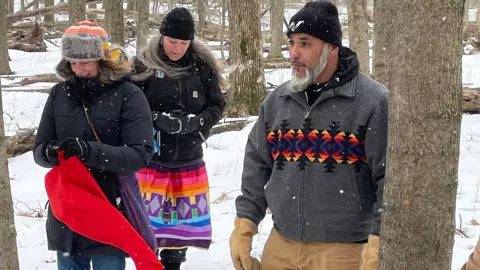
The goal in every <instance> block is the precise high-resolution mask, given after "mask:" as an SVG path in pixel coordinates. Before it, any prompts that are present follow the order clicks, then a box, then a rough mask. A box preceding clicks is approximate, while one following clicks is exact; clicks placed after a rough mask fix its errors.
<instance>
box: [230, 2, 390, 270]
mask: <svg viewBox="0 0 480 270" xmlns="http://www.w3.org/2000/svg"><path fill="white" fill-rule="evenodd" d="M287 35H288V37H289V43H290V48H289V53H290V60H291V63H292V79H291V80H290V81H289V82H286V83H284V84H282V85H280V86H279V87H278V88H277V89H276V90H275V91H273V92H272V93H270V94H269V96H268V97H267V98H266V99H265V101H264V102H263V103H262V105H261V107H260V112H259V116H258V121H257V123H256V124H255V126H254V127H253V129H252V131H251V133H250V135H249V137H248V142H247V146H246V149H245V161H244V170H243V175H242V195H240V196H239V197H238V198H237V200H236V208H237V218H236V219H235V230H234V231H233V233H232V236H231V238H230V249H231V256H232V261H233V264H234V266H235V268H236V269H245V270H249V269H255V268H258V267H259V266H258V261H256V260H254V259H253V258H252V257H251V255H250V251H251V248H252V237H253V235H255V234H256V233H257V227H258V224H259V223H260V222H261V221H262V220H263V218H264V217H265V214H266V209H267V207H269V208H270V210H271V212H272V218H273V221H274V228H273V229H272V232H271V234H270V236H269V239H268V241H267V243H266V244H265V248H264V251H263V255H262V260H261V267H262V269H263V270H273V269H303V270H359V269H360V267H361V266H362V261H363V252H364V248H365V244H366V243H367V242H368V239H369V235H370V236H371V237H370V238H375V237H378V234H379V228H380V213H379V211H378V210H379V208H380V207H381V202H382V195H383V186H384V175H385V158H386V144H387V114H388V113H387V105H388V96H387V89H386V88H385V87H384V86H383V85H381V84H380V83H378V82H376V81H374V80H373V79H371V78H369V77H368V76H366V75H364V74H362V73H359V71H358V68H359V63H358V60H357V57H356V54H355V52H353V51H351V50H350V49H349V48H346V47H343V46H342V43H341V42H342V31H341V26H340V22H339V18H338V11H337V8H336V7H335V6H334V5H333V4H331V3H329V2H328V1H317V2H309V3H307V4H306V5H305V7H304V8H302V9H301V10H300V11H299V12H298V13H297V14H295V15H294V16H293V17H292V19H291V20H290V24H289V29H288V32H287ZM372 235H373V236H372ZM376 240H378V239H376ZM377 242H378V241H377ZM255 265H256V266H255Z"/></svg>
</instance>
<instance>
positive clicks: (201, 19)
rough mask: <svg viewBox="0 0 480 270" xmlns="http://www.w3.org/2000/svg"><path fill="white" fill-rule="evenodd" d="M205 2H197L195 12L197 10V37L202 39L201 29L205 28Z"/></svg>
mask: <svg viewBox="0 0 480 270" xmlns="http://www.w3.org/2000/svg"><path fill="white" fill-rule="evenodd" d="M207 4H208V3H207V0H197V10H198V25H197V35H198V36H199V37H203V29H204V28H205V17H206V14H205V13H206V7H207Z"/></svg>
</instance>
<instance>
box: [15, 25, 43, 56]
mask: <svg viewBox="0 0 480 270" xmlns="http://www.w3.org/2000/svg"><path fill="white" fill-rule="evenodd" d="M7 47H8V48H9V49H11V50H21V51H25V52H46V51H47V44H45V42H44V41H43V30H42V28H40V26H39V25H38V24H35V26H34V27H33V28H32V29H31V30H30V31H18V32H15V33H13V34H12V37H11V40H8V41H7Z"/></svg>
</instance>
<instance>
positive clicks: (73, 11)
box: [68, 0, 86, 24]
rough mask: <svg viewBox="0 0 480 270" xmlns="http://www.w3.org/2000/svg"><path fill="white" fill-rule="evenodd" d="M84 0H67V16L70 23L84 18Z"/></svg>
mask: <svg viewBox="0 0 480 270" xmlns="http://www.w3.org/2000/svg"><path fill="white" fill-rule="evenodd" d="M85 10H86V7H85V0H68V17H69V21H70V24H74V23H76V22H80V21H83V20H85Z"/></svg>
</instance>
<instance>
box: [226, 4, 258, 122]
mask: <svg viewBox="0 0 480 270" xmlns="http://www.w3.org/2000/svg"><path fill="white" fill-rule="evenodd" d="M228 19H229V25H230V62H231V63H238V64H239V66H238V68H237V69H236V71H235V73H234V75H233V88H231V89H230V90H229V91H228V93H227V97H228V107H227V113H228V116H230V117H235V116H247V115H257V114H258V108H259V106H260V103H261V102H262V100H263V98H264V97H265V92H266V90H265V86H264V73H263V63H262V60H263V57H262V33H261V31H260V1H258V0H230V4H229V9H228Z"/></svg>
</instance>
